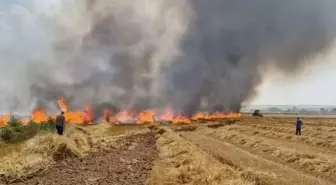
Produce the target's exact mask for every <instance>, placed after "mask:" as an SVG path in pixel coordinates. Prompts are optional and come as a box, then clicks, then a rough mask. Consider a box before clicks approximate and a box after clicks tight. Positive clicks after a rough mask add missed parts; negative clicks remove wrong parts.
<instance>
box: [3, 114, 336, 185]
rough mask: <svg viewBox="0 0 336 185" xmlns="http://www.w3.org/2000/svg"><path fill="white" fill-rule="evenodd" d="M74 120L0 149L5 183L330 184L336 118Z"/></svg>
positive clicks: (335, 178)
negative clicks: (299, 125) (299, 122)
mask: <svg viewBox="0 0 336 185" xmlns="http://www.w3.org/2000/svg"><path fill="white" fill-rule="evenodd" d="M294 122H295V118H252V117H242V118H236V119H234V120H232V119H229V120H222V121H214V122H203V123H199V122H192V123H191V124H188V125H159V124H152V125H147V126H145V125H129V126H122V125H113V126H111V125H107V124H101V125H97V126H89V127H79V126H71V127H70V128H69V129H67V130H66V135H65V136H62V137H60V136H57V135H55V134H45V135H38V136H36V137H34V138H32V139H30V140H28V141H25V142H24V143H20V144H17V145H8V146H6V145H4V147H3V148H2V149H1V150H0V154H1V155H2V156H3V157H2V160H1V162H0V174H1V176H0V184H20V185H21V184H22V185H23V184H64V185H65V184H89V185H91V184H92V185H93V184H103V185H104V184H116V185H118V184H125V185H126V184H132V185H133V184H147V185H175V184H188V185H194V184H195V185H331V184H336V149H335V146H336V141H335V138H336V120H333V119H316V118H306V119H303V122H304V126H303V130H302V136H296V135H295V133H294V131H295V125H294Z"/></svg>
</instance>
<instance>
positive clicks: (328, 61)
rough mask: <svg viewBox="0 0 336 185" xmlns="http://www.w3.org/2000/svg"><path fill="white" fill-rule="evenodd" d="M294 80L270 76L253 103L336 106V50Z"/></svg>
mask: <svg viewBox="0 0 336 185" xmlns="http://www.w3.org/2000/svg"><path fill="white" fill-rule="evenodd" d="M318 60H320V62H319V64H317V65H316V66H314V67H311V68H309V69H307V70H306V72H305V73H303V74H302V75H300V76H299V77H298V78H295V79H285V78H284V76H283V75H274V74H272V76H269V77H268V78H267V80H266V82H265V83H264V84H263V85H262V86H261V87H259V94H258V97H257V98H256V99H255V100H254V101H253V102H251V103H252V104H262V105H269V104H279V105H288V104H291V105H292V104H296V105H336V49H334V50H333V51H331V52H330V54H328V55H327V56H326V57H325V58H320V59H318Z"/></svg>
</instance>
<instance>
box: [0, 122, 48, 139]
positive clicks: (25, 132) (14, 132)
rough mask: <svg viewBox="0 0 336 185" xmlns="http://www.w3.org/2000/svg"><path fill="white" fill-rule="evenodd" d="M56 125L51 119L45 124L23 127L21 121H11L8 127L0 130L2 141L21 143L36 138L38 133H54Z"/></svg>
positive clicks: (31, 124) (31, 123) (32, 123)
mask: <svg viewBox="0 0 336 185" xmlns="http://www.w3.org/2000/svg"><path fill="white" fill-rule="evenodd" d="M54 131H55V123H54V121H53V120H52V119H49V120H48V121H47V122H44V123H35V122H32V121H31V122H29V123H28V124H27V125H23V124H22V123H21V122H20V121H19V120H11V121H10V122H8V126H6V127H4V128H1V129H0V140H3V141H5V142H20V141H24V140H27V139H30V138H32V137H34V136H35V135H36V134H38V133H41V132H42V133H43V132H54Z"/></svg>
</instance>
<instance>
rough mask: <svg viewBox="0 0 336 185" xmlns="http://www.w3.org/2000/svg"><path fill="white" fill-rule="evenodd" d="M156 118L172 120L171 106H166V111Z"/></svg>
mask: <svg viewBox="0 0 336 185" xmlns="http://www.w3.org/2000/svg"><path fill="white" fill-rule="evenodd" d="M158 118H159V120H162V121H173V119H174V113H173V111H172V109H171V108H167V109H166V111H165V112H164V113H163V114H161V115H160V116H159V117H158Z"/></svg>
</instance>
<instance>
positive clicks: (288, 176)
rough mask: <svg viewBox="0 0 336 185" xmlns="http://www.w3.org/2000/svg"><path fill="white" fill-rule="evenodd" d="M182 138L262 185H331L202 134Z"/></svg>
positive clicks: (184, 133) (191, 134)
mask: <svg viewBox="0 0 336 185" xmlns="http://www.w3.org/2000/svg"><path fill="white" fill-rule="evenodd" d="M180 135H181V136H182V137H184V138H185V139H187V140H188V141H190V142H192V143H194V144H195V145H197V146H198V147H200V148H201V149H203V150H205V151H207V152H208V153H210V154H211V155H213V156H214V157H215V158H217V159H218V160H220V161H221V162H223V163H226V164H229V165H231V166H235V167H237V168H240V169H242V170H244V171H246V172H247V173H250V174H252V175H253V176H254V177H255V178H256V179H258V180H259V184H260V185H317V184H323V185H331V184H332V183H330V182H327V181H325V180H323V179H321V178H316V177H313V176H310V175H307V174H304V173H302V172H300V171H297V170H295V169H293V168H289V167H288V166H285V165H282V164H279V163H276V162H273V161H270V160H266V159H264V158H262V157H260V156H257V155H254V154H252V153H250V152H248V151H246V150H243V149H241V148H238V147H236V146H234V145H232V144H230V143H226V142H223V141H220V140H218V139H214V138H211V137H208V136H205V135H202V134H200V133H193V132H182V133H180Z"/></svg>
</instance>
